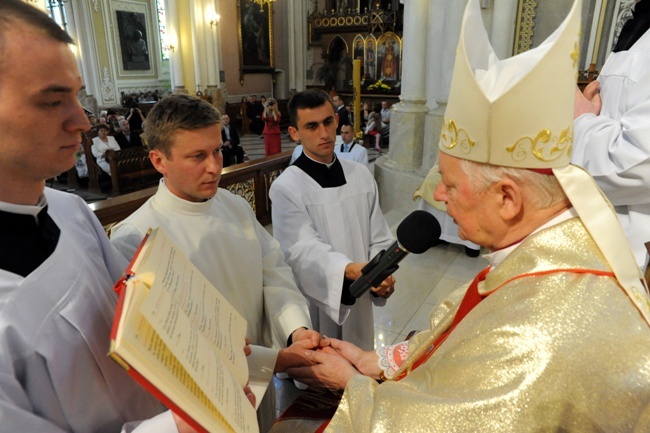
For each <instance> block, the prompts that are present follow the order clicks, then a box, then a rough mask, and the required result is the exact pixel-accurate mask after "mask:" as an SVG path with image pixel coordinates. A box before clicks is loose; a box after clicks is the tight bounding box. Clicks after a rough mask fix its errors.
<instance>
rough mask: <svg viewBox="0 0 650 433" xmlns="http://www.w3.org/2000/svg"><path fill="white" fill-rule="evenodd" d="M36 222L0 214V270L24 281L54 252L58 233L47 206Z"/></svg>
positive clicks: (17, 216) (28, 217) (15, 214)
mask: <svg viewBox="0 0 650 433" xmlns="http://www.w3.org/2000/svg"><path fill="white" fill-rule="evenodd" d="M36 218H38V222H37V220H36ZM36 218H34V216H33V215H24V214H17V213H11V212H5V211H0V269H4V270H5V271H9V272H12V273H14V274H18V275H21V276H23V277H27V275H29V274H30V273H31V272H32V271H34V270H35V269H36V268H38V267H39V266H40V265H41V264H42V263H43V262H44V261H45V260H47V258H48V257H50V255H51V254H52V253H53V252H54V250H55V249H56V245H57V243H58V242H59V235H60V234H61V230H60V229H59V227H58V226H57V225H56V223H55V222H54V220H52V218H51V217H50V215H49V214H48V213H47V206H45V207H44V208H43V209H41V211H40V212H39V213H38V216H37V217H36Z"/></svg>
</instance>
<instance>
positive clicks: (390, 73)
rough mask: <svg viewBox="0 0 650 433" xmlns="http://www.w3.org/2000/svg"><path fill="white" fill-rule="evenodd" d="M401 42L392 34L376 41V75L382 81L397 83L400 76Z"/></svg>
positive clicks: (386, 34)
mask: <svg viewBox="0 0 650 433" xmlns="http://www.w3.org/2000/svg"><path fill="white" fill-rule="evenodd" d="M401 51H402V41H401V40H400V38H399V36H397V35H396V34H395V33H393V32H386V33H384V34H382V35H381V36H380V37H379V39H377V73H376V76H378V78H379V79H380V80H382V81H399V79H400V75H401V59H402V55H401Z"/></svg>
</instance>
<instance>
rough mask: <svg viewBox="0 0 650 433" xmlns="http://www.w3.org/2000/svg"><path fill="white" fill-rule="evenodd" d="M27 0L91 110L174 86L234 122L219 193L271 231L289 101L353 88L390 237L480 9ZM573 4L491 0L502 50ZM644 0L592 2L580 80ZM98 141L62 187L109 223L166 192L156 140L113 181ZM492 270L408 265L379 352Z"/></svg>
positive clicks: (219, 0) (440, 2) (411, 205)
mask: <svg viewBox="0 0 650 433" xmlns="http://www.w3.org/2000/svg"><path fill="white" fill-rule="evenodd" d="M25 1H29V2H31V3H35V4H36V5H37V6H39V7H41V8H42V9H44V10H47V11H48V12H49V13H50V15H51V16H52V17H53V18H55V19H56V20H57V22H59V24H61V25H62V26H63V27H64V28H65V29H66V30H67V31H68V32H69V33H70V34H71V35H72V36H73V38H74V39H75V40H76V41H77V44H76V46H75V47H74V50H75V55H76V58H77V60H78V65H79V68H80V70H81V73H82V78H83V80H84V84H85V88H84V89H83V91H82V92H81V93H80V94H79V95H78V97H79V99H80V101H81V102H82V105H83V106H84V108H85V109H86V111H87V113H88V115H89V116H91V117H95V118H96V119H98V121H99V119H102V118H105V119H107V121H109V122H110V121H111V119H116V118H117V116H119V115H124V116H129V114H132V112H131V111H132V110H131V109H132V108H135V109H137V110H139V113H138V114H137V115H139V114H140V113H141V114H142V116H146V114H147V111H148V110H149V109H151V107H152V106H153V105H154V104H155V103H156V101H157V100H158V99H159V98H162V97H164V95H167V94H169V93H185V94H190V95H196V96H199V97H202V98H204V99H206V100H208V101H209V102H211V103H212V104H213V105H214V106H215V107H217V108H218V109H219V110H220V112H221V113H224V114H228V115H229V117H230V119H232V120H231V122H232V124H233V125H234V126H235V127H236V128H237V129H238V130H239V134H240V136H241V140H242V147H243V148H244V151H245V152H246V160H245V162H244V163H242V164H233V165H231V166H229V167H226V168H224V170H223V175H222V180H221V184H220V186H222V187H224V188H227V189H229V190H230V191H231V192H234V193H236V194H239V195H241V196H243V197H244V198H245V199H246V200H247V201H248V202H249V203H250V204H251V206H252V207H253V209H254V211H255V214H256V216H257V217H258V220H259V221H260V222H261V223H262V224H263V225H265V226H266V227H267V229H268V230H272V221H271V217H270V215H271V211H270V206H271V204H270V202H269V199H268V188H269V185H270V184H271V183H272V182H273V180H274V179H275V178H277V176H279V174H280V173H281V172H282V170H283V169H284V168H286V167H287V165H288V164H289V158H290V155H291V153H292V151H293V148H294V147H295V145H296V143H294V142H293V141H292V140H291V139H290V137H289V135H288V134H287V133H286V128H287V127H288V125H289V119H288V114H287V112H286V103H287V101H288V99H289V98H290V97H291V96H292V95H293V94H295V93H296V92H299V91H301V90H304V89H308V88H319V89H323V90H324V91H327V92H329V93H330V94H331V95H339V96H340V97H341V98H342V99H343V100H344V101H345V103H346V105H349V109H350V113H351V116H352V119H354V122H353V126H354V127H355V133H356V137H357V138H358V139H359V141H360V142H362V143H364V145H365V146H366V147H368V148H369V149H368V153H369V156H370V160H371V164H370V169H371V171H372V173H373V175H374V178H375V180H376V182H377V185H378V188H379V199H380V204H381V208H382V211H383V212H384V214H385V215H386V219H387V221H388V223H389V225H390V226H391V228H392V229H393V230H394V229H395V228H396V227H397V225H398V224H399V222H400V221H402V220H403V218H404V217H405V216H406V215H408V214H409V213H410V212H411V211H412V210H414V209H416V208H417V207H418V201H417V200H414V197H413V195H414V193H415V191H416V190H417V189H418V187H419V186H420V184H421V183H422V181H423V179H424V178H425V176H426V175H427V173H428V172H429V170H430V169H431V168H432V167H433V166H434V165H436V163H437V158H438V149H437V144H438V140H439V137H440V130H441V126H442V122H443V116H444V112H445V108H446V102H447V97H448V96H449V89H450V85H451V78H452V72H453V66H454V61H455V53H456V45H457V42H458V35H459V32H460V24H461V18H462V15H463V11H464V9H465V5H466V3H467V1H446V0H111V1H102V0H25ZM571 3H572V2H567V1H564V0H546V1H543V2H542V1H537V0H480V4H481V12H482V16H483V21H484V23H485V26H486V29H487V32H488V33H487V37H488V38H489V41H490V43H491V44H492V47H493V48H494V51H495V54H496V55H497V56H498V57H499V58H507V57H510V56H512V55H515V54H518V53H521V52H524V51H526V50H528V49H530V48H533V47H535V46H537V45H538V44H540V43H541V42H542V41H544V40H545V39H546V38H547V37H548V36H549V35H550V34H551V33H552V31H553V30H554V29H555V28H557V26H558V25H559V24H560V22H561V21H562V19H563V17H565V16H566V14H567V12H568V10H569V9H570V7H571ZM633 5H634V0H619V1H607V0H586V1H584V3H583V11H582V13H583V24H582V25H583V30H582V35H581V46H580V47H578V51H579V53H580V54H579V58H577V59H576V61H577V62H578V70H579V71H580V72H579V75H578V77H576V84H578V85H579V86H584V85H586V84H587V83H589V82H590V81H592V80H594V79H595V78H596V77H597V76H598V71H599V70H600V68H601V67H602V66H603V64H604V62H605V60H606V59H607V56H608V54H609V53H610V52H611V50H612V47H613V45H614V44H615V43H616V38H617V35H618V33H619V32H620V30H621V27H622V24H623V23H624V22H625V20H626V19H627V18H629V16H630V15H631V9H632V6H633ZM252 95H256V97H257V99H261V98H265V99H267V98H274V99H275V100H277V101H278V106H279V108H280V112H281V114H282V121H281V129H282V152H281V153H280V154H277V155H273V156H268V157H265V156H264V152H263V146H262V140H261V137H260V134H259V132H256V131H254V130H253V129H252V128H251V126H252V125H251V120H250V119H249V118H248V116H247V112H246V103H247V101H248V100H249V98H250V97H251V96H252ZM382 101H386V102H387V103H388V105H389V106H390V128H389V132H388V131H387V133H386V137H385V138H384V139H383V140H384V141H383V143H382V149H381V150H380V151H377V150H375V149H373V148H372V147H373V146H372V145H371V144H370V142H369V140H368V137H367V136H364V132H363V122H364V119H362V117H363V116H361V115H360V113H362V106H363V104H364V103H365V104H368V105H370V106H375V105H377V104H380V103H381V102H382ZM137 115H136V116H137ZM132 130H133V127H132ZM135 131H136V132H141V131H138V130H137V128H136V129H135ZM92 137H93V133H92V131H91V132H89V133H88V134H87V136H86V137H84V142H83V143H82V146H81V148H80V151H79V158H82V157H83V158H85V159H86V163H87V170H86V172H85V176H82V175H81V173H79V172H78V171H77V170H76V169H75V168H73V169H71V170H70V171H69V172H68V173H63V174H62V176H60V177H59V178H57V179H56V180H53V181H52V184H53V185H54V184H57V185H58V187H59V188H61V189H64V190H69V191H74V192H76V193H78V194H79V195H81V196H82V197H83V198H86V199H87V201H88V202H89V206H90V207H91V209H92V210H93V211H94V212H95V214H96V215H97V216H98V217H99V219H100V221H101V222H102V224H103V225H104V226H105V227H109V226H110V225H112V224H114V223H116V222H118V221H120V220H122V219H124V218H125V217H126V216H128V215H129V214H130V213H131V212H133V211H134V210H135V209H137V208H138V207H139V206H140V205H141V204H142V203H144V202H145V201H146V200H147V198H149V197H150V196H151V195H153V194H154V193H155V191H156V185H157V182H158V179H159V177H160V176H159V175H158V174H157V173H156V171H155V170H154V169H153V167H151V165H150V163H148V158H147V152H146V150H145V149H144V147H143V148H142V149H124V150H121V151H118V152H114V153H113V155H112V156H111V157H110V158H109V159H110V163H111V167H112V172H113V175H112V178H106V177H105V176H103V175H102V172H101V170H100V169H99V168H98V167H97V166H96V164H95V163H94V161H93V160H92V154H91V153H90V140H91V139H92ZM260 189H262V191H260ZM486 264H487V262H486V261H485V259H483V258H481V257H470V256H469V255H468V254H466V251H465V249H464V247H463V246H461V245H455V244H453V243H450V244H447V243H444V244H441V245H438V246H436V247H435V248H431V249H430V250H429V251H427V252H426V253H424V254H420V255H413V256H412V257H410V258H409V259H408V260H406V261H404V262H403V264H402V265H401V266H400V269H399V270H398V271H397V273H396V274H395V276H396V280H397V290H396V293H395V296H393V297H392V298H391V301H390V302H389V304H388V306H387V307H385V308H382V309H376V310H375V341H376V345H378V346H379V345H382V344H386V343H393V342H394V341H400V340H403V339H404V338H405V337H406V335H407V334H408V333H409V331H411V330H413V329H418V328H423V327H424V328H426V326H427V320H428V316H427V313H428V312H429V311H430V309H431V306H432V305H435V304H436V303H437V302H438V301H440V300H441V299H442V298H443V297H444V296H445V295H446V294H447V293H449V291H451V290H452V289H453V288H455V287H456V286H457V285H458V284H460V283H462V282H463V281H467V280H468V279H471V278H472V277H473V276H474V275H475V274H476V273H477V272H478V271H479V270H480V269H482V268H483V267H485V266H486ZM405 312H406V313H405ZM276 386H278V385H277V384H276ZM287 392H289V393H290V392H291V391H287ZM285 406H286V405H285ZM280 408H282V405H280Z"/></svg>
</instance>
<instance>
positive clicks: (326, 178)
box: [293, 152, 346, 188]
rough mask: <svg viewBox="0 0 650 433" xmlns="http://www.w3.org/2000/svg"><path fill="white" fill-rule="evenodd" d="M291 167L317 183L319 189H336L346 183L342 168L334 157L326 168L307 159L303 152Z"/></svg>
mask: <svg viewBox="0 0 650 433" xmlns="http://www.w3.org/2000/svg"><path fill="white" fill-rule="evenodd" d="M293 165H295V166H296V167H298V168H299V169H301V170H302V171H304V172H305V173H307V174H308V175H309V177H311V178H312V179H314V180H315V181H316V182H318V184H319V185H320V186H321V188H336V187H339V186H343V185H345V183H346V181H345V174H344V173H343V167H342V166H341V162H340V161H339V160H338V158H336V156H335V157H334V163H333V164H332V165H331V166H330V167H327V165H325V164H323V163H321V162H316V161H314V160H313V159H311V158H309V157H308V156H307V155H305V152H303V153H302V154H301V155H300V156H299V157H298V159H296V160H295V161H294V163H293Z"/></svg>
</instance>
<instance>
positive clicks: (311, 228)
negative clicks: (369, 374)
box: [269, 160, 394, 349]
mask: <svg viewBox="0 0 650 433" xmlns="http://www.w3.org/2000/svg"><path fill="white" fill-rule="evenodd" d="M340 163H341V165H342V167H343V172H344V173H345V180H346V184H345V185H343V186H340V187H335V188H322V187H321V186H320V185H319V184H318V183H317V182H316V181H315V180H314V179H312V178H311V177H310V176H309V175H308V174H307V173H305V172H304V171H303V170H302V169H300V168H298V167H296V166H291V167H288V168H287V169H286V170H285V171H284V172H283V173H282V174H281V175H280V177H278V179H276V180H275V181H274V182H273V184H272V185H271V190H270V193H269V195H270V198H271V202H272V205H273V206H272V213H273V236H274V237H275V238H276V239H278V240H279V241H280V245H281V246H282V250H283V251H284V253H285V258H286V260H287V263H288V264H289V266H291V268H292V269H293V272H294V275H295V276H296V281H297V282H298V286H299V287H300V289H301V290H302V292H303V293H304V295H305V296H306V297H307V299H308V300H309V301H310V311H311V313H312V320H313V322H314V328H315V329H317V330H319V331H320V332H321V334H325V335H327V336H329V337H338V338H341V339H343V340H346V341H351V342H353V343H355V344H356V345H358V346H360V347H362V348H365V349H372V348H373V347H374V323H373V322H374V321H373V313H372V305H373V302H374V304H375V305H385V300H384V299H381V298H376V297H373V296H371V295H370V292H367V293H365V294H364V295H362V296H361V297H360V298H359V299H357V301H356V303H355V304H354V305H353V306H352V307H351V308H350V307H348V306H345V305H342V304H341V293H342V290H343V281H344V273H345V267H346V266H347V264H348V263H350V262H365V261H368V260H370V259H371V258H372V257H374V256H375V255H376V254H377V253H379V252H380V251H381V250H382V249H385V248H387V247H389V246H390V245H391V243H392V242H393V241H394V238H393V236H392V234H391V232H390V228H389V227H388V224H387V223H386V220H385V219H384V215H383V214H382V212H381V209H380V207H379V195H378V191H377V184H376V183H375V180H374V178H373V177H372V174H371V173H370V171H369V170H368V169H367V168H365V167H363V166H362V165H360V164H357V163H355V162H351V161H345V160H341V161H340ZM341 325H342V326H341Z"/></svg>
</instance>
